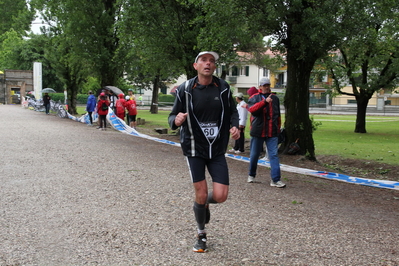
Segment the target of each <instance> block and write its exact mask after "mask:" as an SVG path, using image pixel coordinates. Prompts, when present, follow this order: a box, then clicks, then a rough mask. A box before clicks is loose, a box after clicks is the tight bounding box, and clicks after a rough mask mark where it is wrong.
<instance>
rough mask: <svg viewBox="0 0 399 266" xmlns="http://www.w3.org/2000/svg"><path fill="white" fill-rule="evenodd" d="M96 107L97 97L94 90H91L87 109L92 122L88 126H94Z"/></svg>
mask: <svg viewBox="0 0 399 266" xmlns="http://www.w3.org/2000/svg"><path fill="white" fill-rule="evenodd" d="M95 109H96V97H94V95H93V92H92V91H89V97H88V98H87V104H86V111H87V113H88V114H89V119H90V124H88V126H93V116H92V113H93V112H94V110H95Z"/></svg>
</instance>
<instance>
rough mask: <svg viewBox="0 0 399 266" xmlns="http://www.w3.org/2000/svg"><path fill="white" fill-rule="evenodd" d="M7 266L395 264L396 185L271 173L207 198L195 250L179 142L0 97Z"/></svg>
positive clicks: (234, 182) (234, 181) (398, 232)
mask: <svg viewBox="0 0 399 266" xmlns="http://www.w3.org/2000/svg"><path fill="white" fill-rule="evenodd" d="M0 114H1V115H0V124H1V127H0V133H1V137H2V143H1V151H2V152H1V154H0V161H1V170H0V188H1V205H0V211H1V215H0V226H1V230H0V240H1V241H0V265H399V241H398V237H399V192H398V191H394V190H387V189H379V188H372V187H365V186H360V185H353V184H347V183H342V182H338V181H331V180H326V179H320V178H316V177H309V176H304V175H299V174H294V173H283V178H284V182H286V183H287V188H285V189H277V188H272V187H270V186H269V182H268V180H269V170H268V169H267V168H264V167H261V168H259V174H258V177H257V180H258V182H257V183H253V184H248V183H246V178H247V164H246V163H244V162H239V161H235V160H228V163H229V166H230V176H231V186H230V195H229V199H228V200H227V201H226V202H225V203H223V204H219V205H212V206H211V222H210V224H209V225H208V227H207V229H208V247H209V252H208V253H206V254H197V253H194V252H192V245H193V243H194V237H195V233H196V226H195V222H194V214H193V211H192V205H193V189H192V184H191V182H190V178H189V176H188V170H187V165H186V162H185V160H184V157H183V155H182V153H181V150H180V148H178V147H174V146H170V145H166V144H162V143H157V142H154V141H151V140H146V139H141V138H138V137H134V136H130V135H127V134H122V133H120V132H117V131H115V130H113V129H108V130H107V131H99V130H97V129H95V127H87V126H86V125H84V124H82V123H79V122H75V121H72V120H69V119H61V118H58V117H56V116H54V115H45V114H44V113H40V112H35V111H31V110H27V109H23V108H21V107H20V106H13V105H0Z"/></svg>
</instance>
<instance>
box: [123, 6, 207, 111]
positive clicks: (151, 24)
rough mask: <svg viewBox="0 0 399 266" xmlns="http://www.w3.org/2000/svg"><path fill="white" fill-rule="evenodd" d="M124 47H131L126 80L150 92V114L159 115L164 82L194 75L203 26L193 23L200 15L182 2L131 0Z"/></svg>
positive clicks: (195, 7) (125, 20)
mask: <svg viewBox="0 0 399 266" xmlns="http://www.w3.org/2000/svg"><path fill="white" fill-rule="evenodd" d="M124 10H125V12H126V13H125V14H124V20H123V25H124V27H125V28H124V32H123V34H122V35H121V36H123V37H121V38H122V39H125V38H126V39H127V40H129V41H126V40H124V42H125V43H132V45H131V50H130V53H129V57H130V58H131V60H130V61H131V62H133V63H134V65H131V67H130V68H129V71H128V74H129V77H130V78H132V76H133V77H135V81H136V84H140V85H141V86H142V87H147V88H148V89H150V88H151V87H150V86H152V91H153V94H152V95H153V97H152V103H151V109H150V112H151V113H157V112H158V93H159V88H160V87H161V86H162V83H163V81H166V80H168V79H174V78H177V77H178V76H180V75H181V74H182V73H185V74H186V75H187V77H188V78H191V77H194V76H195V75H196V73H195V71H194V68H193V66H192V64H193V59H194V58H195V56H196V55H197V53H198V52H199V50H198V48H197V36H198V34H199V32H200V28H201V27H202V26H203V23H195V22H194V20H195V19H196V17H197V14H199V13H201V10H200V9H198V7H197V6H195V5H194V4H190V3H189V2H185V1H175V0H167V1H156V0H145V1H144V0H131V1H128V2H127V4H126V6H125V7H124Z"/></svg>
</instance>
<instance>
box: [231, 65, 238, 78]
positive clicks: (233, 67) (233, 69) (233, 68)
mask: <svg viewBox="0 0 399 266" xmlns="http://www.w3.org/2000/svg"><path fill="white" fill-rule="evenodd" d="M231 75H232V76H238V67H236V66H232V67H231Z"/></svg>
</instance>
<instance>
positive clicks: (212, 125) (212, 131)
mask: <svg viewBox="0 0 399 266" xmlns="http://www.w3.org/2000/svg"><path fill="white" fill-rule="evenodd" d="M199 125H200V127H201V129H202V132H203V133H204V135H205V137H206V138H207V139H209V140H211V139H214V138H216V137H217V135H218V134H219V128H218V125H217V123H216V122H201V123H199Z"/></svg>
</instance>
